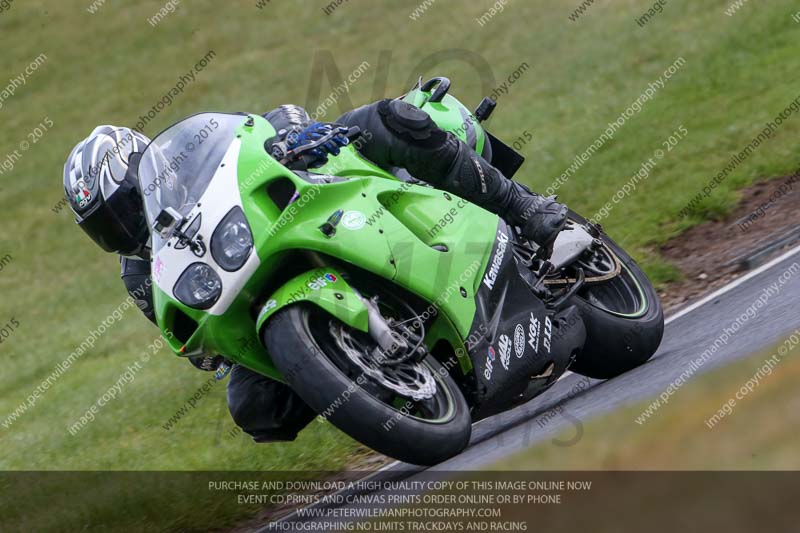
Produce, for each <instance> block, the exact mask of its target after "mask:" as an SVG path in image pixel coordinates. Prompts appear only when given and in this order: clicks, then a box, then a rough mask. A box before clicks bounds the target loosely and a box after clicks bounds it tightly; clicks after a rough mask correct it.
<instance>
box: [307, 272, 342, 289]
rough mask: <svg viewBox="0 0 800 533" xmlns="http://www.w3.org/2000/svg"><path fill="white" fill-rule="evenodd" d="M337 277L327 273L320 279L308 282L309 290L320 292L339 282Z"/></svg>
mask: <svg viewBox="0 0 800 533" xmlns="http://www.w3.org/2000/svg"><path fill="white" fill-rule="evenodd" d="M338 279H339V278H337V277H336V276H335V275H333V274H331V273H330V272H326V273H325V274H324V275H322V276H320V277H318V278H317V279H314V280H311V281H309V282H308V288H309V289H311V290H312V291H318V290H320V289H321V288H322V287H325V286H327V285H328V284H329V283H335V282H336V280H338Z"/></svg>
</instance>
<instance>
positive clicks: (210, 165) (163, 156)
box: [139, 113, 247, 232]
mask: <svg viewBox="0 0 800 533" xmlns="http://www.w3.org/2000/svg"><path fill="white" fill-rule="evenodd" d="M246 120H247V116H246V115H240V114H236V115H234V114H227V113H200V114H198V115H193V116H191V117H189V118H186V119H184V120H182V121H180V122H178V123H176V124H174V125H173V126H171V127H169V128H167V129H166V130H164V131H163V132H161V133H160V134H159V135H158V136H157V137H156V138H155V139H153V141H152V142H151V143H150V144H149V145H148V146H147V148H146V149H145V151H144V154H142V160H141V162H140V163H139V183H140V185H141V187H142V195H143V198H144V206H145V212H146V214H147V221H148V224H149V225H150V229H151V232H152V227H153V222H154V221H155V219H156V217H157V216H158V214H159V213H160V212H161V211H162V210H163V209H165V208H167V207H172V208H173V209H175V210H176V211H178V212H179V213H180V214H181V215H183V216H186V215H188V214H189V212H190V211H191V210H192V207H193V206H194V205H196V204H197V202H198V200H199V199H200V197H201V196H202V195H203V193H204V192H205V191H206V189H207V188H208V185H209V183H211V179H212V178H213V177H214V174H215V173H216V171H217V169H218V168H219V165H220V163H221V161H222V158H223V157H224V156H225V152H227V151H228V147H230V145H231V143H232V142H233V140H234V138H235V137H236V130H237V129H238V128H239V127H240V126H241V125H242V124H243V123H244V122H245V121H246Z"/></svg>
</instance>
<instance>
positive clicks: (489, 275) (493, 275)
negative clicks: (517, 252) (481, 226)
mask: <svg viewBox="0 0 800 533" xmlns="http://www.w3.org/2000/svg"><path fill="white" fill-rule="evenodd" d="M507 246H508V235H506V232H505V231H503V230H502V229H499V230H497V250H495V252H494V256H493V257H492V261H491V262H490V263H489V270H488V271H487V272H486V275H485V276H484V277H483V284H484V285H486V286H487V287H489V289H494V282H495V281H497V275H498V274H499V273H500V266H501V265H502V264H503V258H504V257H505V255H506V247H507Z"/></svg>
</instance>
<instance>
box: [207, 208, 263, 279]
mask: <svg viewBox="0 0 800 533" xmlns="http://www.w3.org/2000/svg"><path fill="white" fill-rule="evenodd" d="M252 250H253V233H252V232H251V231H250V226H249V225H248V224H247V219H246V218H245V216H244V212H243V211H242V208H241V207H238V206H237V207H234V208H233V209H231V210H230V211H229V212H228V214H227V215H225V218H223V219H222V222H220V223H219V225H218V226H217V228H216V229H215V230H214V234H213V235H211V256H212V257H213V258H214V261H216V262H217V264H218V265H219V266H221V267H222V268H223V270H226V271H227V272H234V271H236V270H239V269H240V268H242V265H244V264H245V262H246V261H247V258H248V257H250V252H251V251H252Z"/></svg>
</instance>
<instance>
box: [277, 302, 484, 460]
mask: <svg viewBox="0 0 800 533" xmlns="http://www.w3.org/2000/svg"><path fill="white" fill-rule="evenodd" d="M263 342H264V345H265V346H266V347H267V350H268V351H269V353H270V355H271V357H272V360H273V362H274V363H275V366H276V367H277V368H278V369H279V370H280V371H281V373H282V374H283V376H284V379H286V381H287V383H288V384H289V385H290V386H291V387H292V388H293V389H294V391H295V392H297V394H299V395H300V397H301V398H303V400H304V401H305V402H306V403H307V404H308V405H309V406H311V408H312V409H314V410H315V411H316V412H317V413H318V414H319V415H320V416H322V417H323V418H325V419H327V420H328V421H330V422H331V423H332V424H333V425H335V426H336V427H337V428H339V429H341V430H342V431H344V432H345V433H347V434H348V435H350V436H351V437H353V438H354V439H356V440H358V441H360V442H361V443H363V444H365V445H367V446H369V447H370V448H372V449H374V450H376V451H378V452H381V453H383V454H385V455H388V456H390V457H393V458H395V459H400V460H402V461H405V462H408V463H414V464H419V465H433V464H436V463H439V462H441V461H444V460H445V459H448V458H450V457H452V456H454V455H456V454H458V453H459V452H461V451H462V450H463V449H464V448H466V446H467V444H468V443H469V438H470V434H471V429H472V428H471V419H470V413H469V407H468V406H467V402H466V400H465V399H464V396H463V395H462V394H461V391H460V390H459V389H458V387H457V386H456V384H455V382H454V381H453V379H452V378H451V377H450V375H449V373H448V371H447V370H446V369H445V368H444V367H443V366H442V365H441V364H439V362H437V361H436V360H435V359H434V358H433V357H432V356H431V355H428V356H427V357H426V358H425V359H423V361H422V362H421V363H416V362H413V361H409V362H407V363H401V364H399V365H393V366H388V365H381V364H380V361H379V360H378V358H376V357H375V354H377V353H378V350H379V349H378V347H377V344H376V343H375V342H374V341H373V340H372V339H371V337H369V335H367V334H366V333H363V332H360V331H358V330H355V329H353V328H350V327H349V326H347V325H345V324H343V323H342V322H341V321H339V320H337V319H336V318H334V317H333V316H331V315H330V314H328V313H327V312H325V311H323V310H322V309H320V308H318V307H316V306H314V305H311V304H295V305H291V306H289V307H287V308H286V309H283V310H281V311H280V312H278V313H276V315H275V316H274V317H273V318H272V319H270V321H269V322H268V324H267V326H266V327H265V328H264V331H263Z"/></svg>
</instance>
